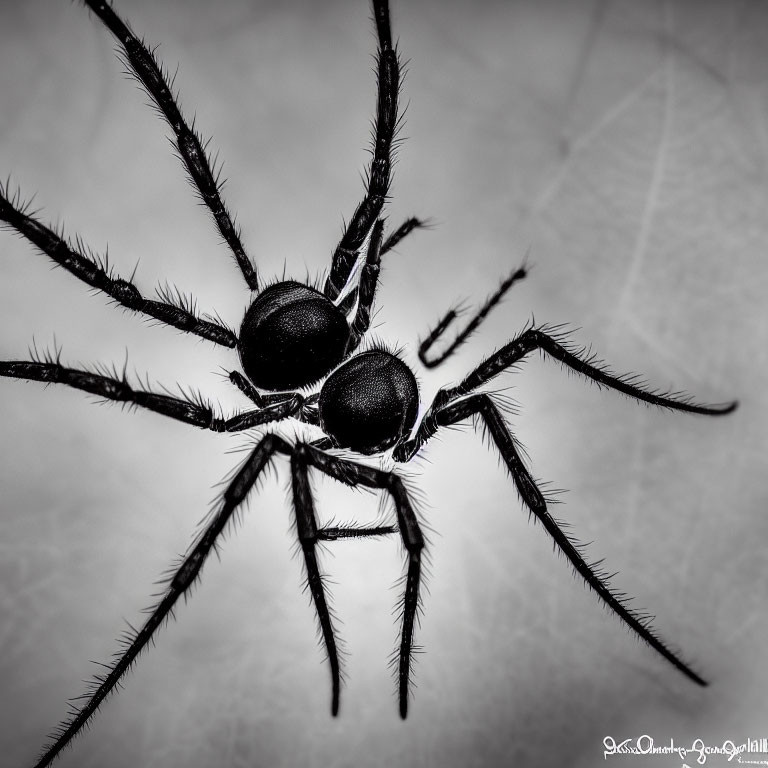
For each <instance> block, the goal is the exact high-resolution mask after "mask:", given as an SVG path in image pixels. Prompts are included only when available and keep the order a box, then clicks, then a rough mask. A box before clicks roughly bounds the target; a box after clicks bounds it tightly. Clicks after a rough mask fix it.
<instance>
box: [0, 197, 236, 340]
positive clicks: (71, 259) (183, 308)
mask: <svg viewBox="0 0 768 768" xmlns="http://www.w3.org/2000/svg"><path fill="white" fill-rule="evenodd" d="M8 194H9V193H8V190H7V189H4V188H3V186H2V185H0V221H3V222H5V223H6V224H7V225H8V226H9V227H11V228H12V229H15V230H16V231H17V232H18V233H19V234H20V235H22V236H23V237H25V238H26V239H27V240H29V241H30V242H31V243H32V245H34V246H36V247H37V248H39V249H40V250H41V251H42V252H43V253H45V254H46V255H47V256H49V257H50V258H51V259H53V261H55V262H56V263H57V264H58V265H59V266H61V267H63V268H64V269H66V270H67V272H70V273H71V274H73V275H74V276H75V277H76V278H78V279H79V280H82V281H83V282H84V283H86V284H88V285H90V286H91V287H92V288H96V289H97V290H100V291H104V293H106V294H107V295H108V296H110V297H111V298H112V299H114V300H115V301H116V302H117V303H118V304H122V305H123V306H124V307H126V308H127V309H130V310H133V311H134V312H141V313H142V314H145V315H149V317H152V318H154V319H155V320H159V321H160V322H161V323H165V324H166V325H171V326H173V327H174V328H178V329H179V330H180V331H185V332H186V333H193V334H195V335H196V336H200V337H202V338H204V339H208V341H212V342H214V343H216V344H221V345H222V346H224V347H230V348H234V347H235V346H237V336H235V334H234V332H233V331H231V330H230V329H229V328H227V327H226V326H224V325H223V324H221V323H217V322H214V321H212V320H203V319H201V318H200V317H198V316H197V315H196V314H195V312H194V311H193V309H194V307H193V305H192V303H191V302H186V305H185V302H184V300H183V297H182V295H181V294H177V295H176V296H174V295H173V293H172V292H171V291H170V289H169V290H166V291H159V295H160V297H161V298H164V299H166V301H156V300H154V299H146V298H144V297H143V296H142V295H141V293H140V292H139V289H138V288H137V287H136V286H135V285H134V284H133V283H132V282H131V281H130V280H125V279H123V278H121V277H115V276H114V273H113V271H112V270H111V269H110V268H109V267H108V262H107V258H106V257H94V256H92V255H91V254H88V255H84V254H83V253H82V251H84V250H85V247H84V246H83V244H82V242H81V241H80V239H79V238H76V239H75V242H76V243H77V244H78V247H79V250H76V249H75V248H73V247H72V246H71V245H70V244H69V243H67V242H66V241H65V240H63V239H62V238H61V237H60V236H59V235H58V234H57V233H56V232H54V231H53V230H51V229H49V228H48V227H46V226H45V225H43V224H41V223H40V222H39V221H37V219H35V218H33V217H32V216H30V215H29V214H28V213H27V212H26V208H27V206H25V205H23V204H21V203H20V202H19V196H18V194H16V195H14V196H13V202H12V201H11V200H9V199H8ZM174 298H176V299H177V302H178V303H172V301H170V300H172V299H174Z"/></svg>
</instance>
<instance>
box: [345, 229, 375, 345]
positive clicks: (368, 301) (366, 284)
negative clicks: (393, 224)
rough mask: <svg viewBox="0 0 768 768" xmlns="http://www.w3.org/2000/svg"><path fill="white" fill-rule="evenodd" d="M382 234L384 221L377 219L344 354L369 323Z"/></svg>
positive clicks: (354, 343)
mask: <svg viewBox="0 0 768 768" xmlns="http://www.w3.org/2000/svg"><path fill="white" fill-rule="evenodd" d="M383 235H384V222H383V221H382V220H381V219H378V220H377V221H376V223H375V224H374V225H373V232H371V240H370V243H369V244H368V253H367V254H366V256H365V264H364V265H363V269H362V272H361V274H360V290H359V294H358V300H357V310H356V312H355V317H354V319H353V320H352V322H351V323H350V324H349V331H350V333H349V343H348V344H347V349H346V351H345V353H344V356H345V357H346V356H347V355H349V354H351V353H352V352H354V350H356V349H357V348H358V346H359V345H360V342H361V341H362V338H363V336H364V334H365V332H366V331H367V330H368V327H369V326H370V324H371V309H372V307H373V300H374V298H375V296H376V285H377V284H378V282H379V270H380V264H381V242H382V238H383Z"/></svg>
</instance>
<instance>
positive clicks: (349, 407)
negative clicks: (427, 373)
mask: <svg viewBox="0 0 768 768" xmlns="http://www.w3.org/2000/svg"><path fill="white" fill-rule="evenodd" d="M318 405H319V408H320V425H321V426H322V429H323V431H324V432H325V433H326V434H327V435H328V436H329V437H330V438H331V439H332V440H333V442H334V444H335V445H336V446H337V447H338V448H351V449H352V450H353V451H357V452H358V453H364V454H372V453H378V452H379V451H386V450H387V449H388V448H391V447H392V446H393V445H394V444H395V443H396V442H397V441H398V440H400V439H401V438H402V437H404V436H405V435H407V434H408V433H409V432H410V431H411V428H412V427H413V425H414V423H415V422H416V416H417V415H418V411H419V389H418V385H417V383H416V377H415V376H414V375H413V373H412V371H411V369H410V368H409V367H408V366H407V365H406V364H405V363H404V362H403V361H402V360H400V358H398V357H396V356H395V355H393V354H391V353H389V352H385V351H383V350H379V349H374V350H370V351H368V352H363V353H362V354H360V355H357V356H356V357H353V358H351V359H350V360H348V361H347V362H345V363H344V364H343V365H342V366H341V367H340V368H338V369H337V370H336V371H334V372H333V374H331V376H329V377H328V380H327V381H326V382H325V384H323V388H322V389H321V390H320V400H319V403H318Z"/></svg>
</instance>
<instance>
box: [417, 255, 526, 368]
mask: <svg viewBox="0 0 768 768" xmlns="http://www.w3.org/2000/svg"><path fill="white" fill-rule="evenodd" d="M527 274H528V268H527V266H526V264H525V263H523V264H522V265H521V266H519V267H518V268H517V269H516V270H515V271H514V272H512V273H510V275H509V276H508V277H506V278H504V280H502V281H501V285H500V286H499V287H498V288H497V289H496V291H494V293H493V294H491V296H489V297H488V298H487V299H486V301H485V303H484V304H483V305H482V306H481V307H480V309H478V310H477V311H476V312H475V314H474V315H473V316H472V317H471V318H470V320H469V322H468V323H467V324H466V326H465V327H464V329H463V330H462V331H460V332H459V333H458V334H457V335H456V338H455V339H454V340H453V341H452V342H451V343H450V345H449V346H447V347H446V348H445V350H443V352H441V353H440V354H439V355H437V357H433V358H430V357H428V355H429V350H430V349H431V348H432V345H433V344H434V343H435V342H436V341H437V340H438V339H439V338H440V337H441V336H442V335H443V334H444V333H445V331H446V330H447V328H448V326H449V325H450V324H451V323H452V322H453V321H454V320H455V319H456V318H457V317H458V314H459V313H458V311H457V310H456V309H449V310H448V312H446V314H445V315H444V317H443V318H442V320H440V322H439V323H438V324H437V325H436V326H435V327H434V329H433V330H431V331H430V332H429V334H428V335H427V338H426V339H424V341H422V342H421V344H420V345H419V360H421V362H422V365H424V366H426V367H427V368H436V367H437V366H438V365H440V363H442V362H445V360H447V359H448V358H449V357H450V356H451V355H452V354H453V353H454V352H455V351H456V350H457V349H458V348H459V347H460V346H461V345H462V344H463V343H464V342H465V341H466V340H467V339H468V338H469V337H470V336H471V335H472V334H473V333H474V332H475V331H476V330H477V329H478V328H479V327H480V323H482V322H483V320H485V318H486V317H487V316H488V314H489V313H490V311H491V310H492V309H493V308H494V307H495V306H496V305H497V304H498V303H499V302H500V301H501V300H502V298H503V297H504V294H505V293H506V292H507V291H508V290H509V289H510V288H511V287H512V286H513V285H514V284H515V283H516V282H518V280H522V279H523V278H525V277H526V276H527Z"/></svg>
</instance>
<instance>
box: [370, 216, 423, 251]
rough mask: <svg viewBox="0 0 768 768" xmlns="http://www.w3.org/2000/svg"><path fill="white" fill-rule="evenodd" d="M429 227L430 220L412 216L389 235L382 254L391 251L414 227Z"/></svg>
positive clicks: (382, 247)
mask: <svg viewBox="0 0 768 768" xmlns="http://www.w3.org/2000/svg"><path fill="white" fill-rule="evenodd" d="M428 227H429V223H428V222H426V221H424V220H423V219H417V218H416V217H415V216H411V218H410V219H406V220H405V221H404V222H403V223H402V224H401V225H400V226H399V227H398V228H397V229H396V230H395V231H394V232H392V234H390V235H388V236H387V238H386V240H384V244H383V245H382V246H381V255H382V256H383V255H384V254H385V253H387V252H388V251H391V250H392V249H393V248H394V247H395V246H396V245H397V244H398V243H399V242H400V241H401V240H402V239H403V238H404V237H406V236H407V235H410V234H411V232H413V230H414V229H425V228H428Z"/></svg>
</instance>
